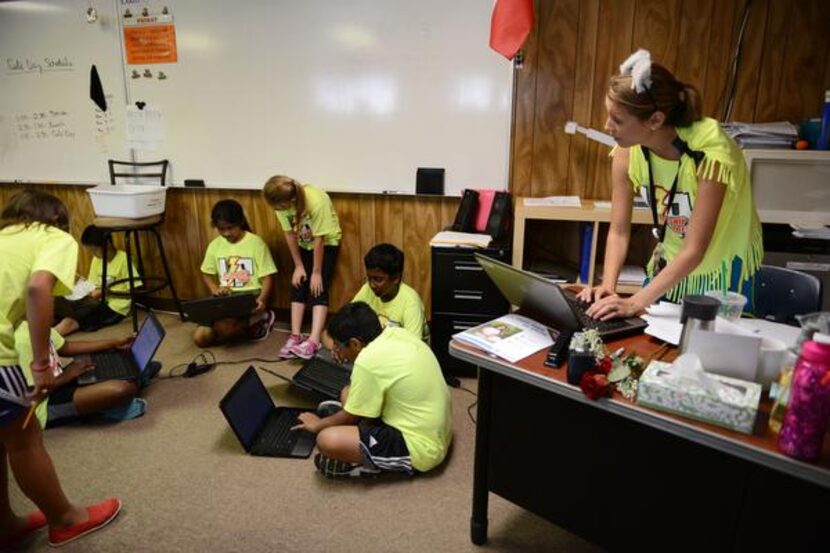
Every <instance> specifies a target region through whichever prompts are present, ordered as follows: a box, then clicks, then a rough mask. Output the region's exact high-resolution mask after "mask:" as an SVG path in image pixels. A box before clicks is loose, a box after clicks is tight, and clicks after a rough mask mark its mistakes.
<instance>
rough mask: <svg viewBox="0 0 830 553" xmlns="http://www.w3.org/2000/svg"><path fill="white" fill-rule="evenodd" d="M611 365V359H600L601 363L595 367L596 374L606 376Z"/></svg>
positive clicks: (606, 357)
mask: <svg viewBox="0 0 830 553" xmlns="http://www.w3.org/2000/svg"><path fill="white" fill-rule="evenodd" d="M612 364H613V363H612V361H611V358H610V357H608V356H607V355H606V356H605V357H603V358H602V361H600V362H599V364H598V365H597V372H598V373H600V374H605V375H607V374H608V373H610V372H611V365H612Z"/></svg>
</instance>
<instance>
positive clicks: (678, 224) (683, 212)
mask: <svg viewBox="0 0 830 553" xmlns="http://www.w3.org/2000/svg"><path fill="white" fill-rule="evenodd" d="M656 188H657V193H658V194H662V197H660V205H661V206H662V207H663V217H664V219H665V221H666V226H667V227H668V228H670V229H672V230H673V231H674V232H675V233H677V234H678V235H680V238H686V227H688V226H689V221H690V220H691V218H692V199H691V197H690V196H689V193H688V192H680V191H678V192H675V193H674V202H672V205H671V206H668V205H667V204H668V201H669V191H668V190H667V189H666V188H664V187H662V186H660V185H659V184H658V185H657V187H656Z"/></svg>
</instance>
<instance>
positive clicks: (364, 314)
mask: <svg viewBox="0 0 830 553" xmlns="http://www.w3.org/2000/svg"><path fill="white" fill-rule="evenodd" d="M326 332H327V334H328V336H329V337H330V338H331V340H332V341H333V344H334V345H333V348H332V349H333V351H334V353H335V354H336V355H337V356H338V358H339V359H341V360H343V361H354V368H353V369H352V375H351V384H350V385H349V386H348V387H346V388H345V389H344V390H343V392H342V394H341V399H342V402H343V408H342V409H341V410H340V411H337V412H335V413H334V414H332V415H330V416H327V417H323V418H321V417H320V416H318V415H315V414H313V413H302V414H301V415H300V416H299V419H300V423H301V424H299V425H298V426H297V428H301V429H304V430H308V431H309V432H313V433H315V434H317V447H318V448H319V450H320V453H319V454H318V455H317V456H316V457H315V459H314V462H315V465H316V466H317V469H318V470H319V471H320V472H321V473H322V474H323V475H325V476H329V477H335V476H360V475H365V474H378V473H380V472H382V471H393V472H403V473H406V474H410V475H411V474H413V473H414V471H420V472H425V471H428V470H430V469H432V468H435V467H436V466H438V465H439V464H440V463H441V462H442V461H443V460H444V458H445V457H446V455H447V451H448V449H449V446H450V442H451V441H452V409H451V404H450V393H449V390H448V388H447V385H446V384H445V383H444V377H443V375H442V374H441V367H440V365H439V364H438V360H437V359H436V358H435V355H434V354H433V353H432V350H431V349H430V348H429V346H427V345H426V344H425V343H424V342H423V341H422V340H421V339H419V338H417V337H416V336H414V335H413V334H412V333H410V332H409V331H407V330H404V329H402V328H394V327H386V328H385V329H384V328H383V327H381V324H380V321H379V320H378V317H377V315H376V314H375V312H374V311H373V310H372V308H371V307H369V306H368V305H367V304H365V303H363V302H356V303H350V304H348V305H346V306H345V307H343V309H341V310H340V311H338V312H337V313H335V314H334V316H333V317H332V318H331V320H330V321H329V324H328V326H327V328H326Z"/></svg>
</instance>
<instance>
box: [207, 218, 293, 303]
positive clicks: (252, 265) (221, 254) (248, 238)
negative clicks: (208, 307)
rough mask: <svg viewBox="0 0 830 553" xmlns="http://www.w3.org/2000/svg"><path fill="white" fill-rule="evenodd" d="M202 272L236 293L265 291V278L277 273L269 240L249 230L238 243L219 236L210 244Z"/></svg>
mask: <svg viewBox="0 0 830 553" xmlns="http://www.w3.org/2000/svg"><path fill="white" fill-rule="evenodd" d="M201 271H202V272H203V273H205V274H207V275H216V277H217V278H218V280H219V282H218V284H219V286H222V287H224V288H230V289H231V290H232V291H234V292H253V291H258V290H261V289H262V279H263V278H264V277H266V276H268V275H272V274H274V273H276V272H277V266H276V265H275V264H274V258H273V257H272V256H271V251H270V250H269V249H268V245H267V244H266V243H265V241H264V240H263V239H262V238H260V237H259V236H257V235H256V234H254V233H253V232H250V231H246V232H245V236H243V237H242V238H241V239H240V240H239V241H238V242H236V243H235V244H233V243H231V242H228V241H227V240H226V239H225V238H224V237H222V236H217V237H216V238H214V239H213V241H211V243H210V244H208V247H207V250H206V251H205V258H204V260H202V267H201Z"/></svg>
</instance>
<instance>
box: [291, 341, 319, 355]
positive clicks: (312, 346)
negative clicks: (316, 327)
mask: <svg viewBox="0 0 830 553" xmlns="http://www.w3.org/2000/svg"><path fill="white" fill-rule="evenodd" d="M319 349H320V344H318V343H317V342H312V341H311V340H310V339H309V340H306V341H305V342H303V343H302V344H297V345H296V346H294V347H293V348H291V353H293V354H294V355H296V356H297V357H299V358H300V359H311V358H312V357H314V356H315V355H317V351H318V350H319Z"/></svg>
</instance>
